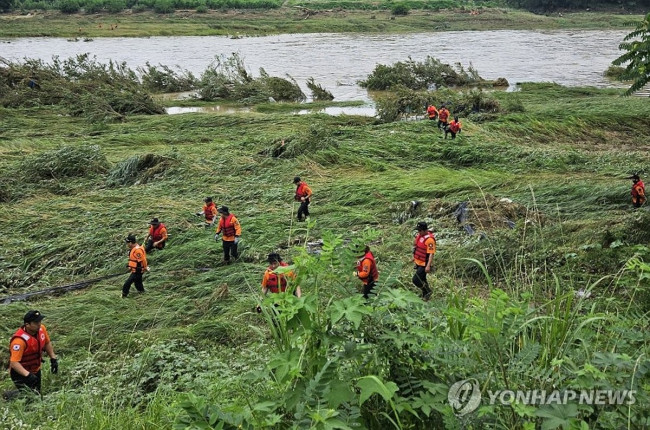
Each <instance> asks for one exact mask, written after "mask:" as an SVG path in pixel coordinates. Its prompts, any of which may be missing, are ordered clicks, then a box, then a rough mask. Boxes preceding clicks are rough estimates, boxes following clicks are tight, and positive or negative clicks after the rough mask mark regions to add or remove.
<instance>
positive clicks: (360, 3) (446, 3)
mask: <svg viewBox="0 0 650 430" xmlns="http://www.w3.org/2000/svg"><path fill="white" fill-rule="evenodd" d="M283 6H284V7H286V6H289V7H300V8H307V9H313V10H325V9H342V10H390V11H392V12H393V14H394V15H398V16H399V15H406V14H408V13H409V11H410V10H428V11H438V10H441V9H455V8H470V9H477V8H483V7H488V8H489V7H504V6H508V7H513V8H518V9H526V10H530V11H537V12H539V11H543V12H550V11H554V10H558V9H562V10H571V9H583V10H584V9H586V8H587V9H590V8H594V9H598V8H604V9H610V10H611V9H616V10H621V9H622V10H626V9H628V10H629V9H632V10H643V8H647V7H648V6H650V0H636V1H632V0H628V1H623V2H621V1H620V0H599V1H598V2H596V3H594V2H592V1H586V0H562V1H560V0H437V1H425V0H401V1H399V2H392V1H384V2H371V1H367V0H356V1H347V0H309V1H305V0H291V1H289V2H284V3H283V2H281V1H279V0H0V11H28V10H36V9H40V10H59V11H61V12H63V13H68V14H70V13H77V12H80V11H83V12H84V13H88V14H92V13H97V12H107V13H111V14H116V13H119V12H122V11H124V10H126V9H129V10H132V11H133V12H141V11H144V10H153V11H155V12H156V13H170V12H173V11H174V10H178V9H194V10H197V11H199V12H203V13H205V12H206V11H207V10H209V9H213V10H214V9H221V10H227V9H240V10H246V9H266V10H270V9H278V8H280V7H283Z"/></svg>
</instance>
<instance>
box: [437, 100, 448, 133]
mask: <svg viewBox="0 0 650 430" xmlns="http://www.w3.org/2000/svg"><path fill="white" fill-rule="evenodd" d="M447 121H449V109H447V108H446V107H445V105H442V107H440V110H439V111H438V128H439V129H441V130H444V129H445V128H447Z"/></svg>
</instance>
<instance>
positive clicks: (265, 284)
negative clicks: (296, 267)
mask: <svg viewBox="0 0 650 430" xmlns="http://www.w3.org/2000/svg"><path fill="white" fill-rule="evenodd" d="M287 266H288V264H287V263H285V262H284V261H281V262H280V267H287ZM287 275H288V276H290V277H292V275H293V273H292V272H289V273H286V274H285V273H275V271H274V269H271V267H268V268H267V269H266V271H265V272H264V277H263V278H262V288H263V289H264V288H267V289H269V290H270V291H271V292H272V293H279V292H283V293H284V292H285V291H286V290H287V278H286V276H287ZM278 284H279V286H280V287H279V288H278Z"/></svg>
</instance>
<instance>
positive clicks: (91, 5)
mask: <svg viewBox="0 0 650 430" xmlns="http://www.w3.org/2000/svg"><path fill="white" fill-rule="evenodd" d="M103 8H104V1H103V0H88V1H87V2H86V3H85V4H84V12H86V13H87V14H93V13H98V12H101V10H102V9H103Z"/></svg>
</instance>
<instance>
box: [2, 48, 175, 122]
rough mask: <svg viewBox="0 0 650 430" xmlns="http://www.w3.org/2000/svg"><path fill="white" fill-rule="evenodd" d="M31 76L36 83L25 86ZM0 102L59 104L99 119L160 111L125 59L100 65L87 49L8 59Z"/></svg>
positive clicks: (75, 114) (4, 69)
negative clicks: (71, 54)
mask: <svg viewBox="0 0 650 430" xmlns="http://www.w3.org/2000/svg"><path fill="white" fill-rule="evenodd" d="M30 81H34V82H36V87H35V88H31V87H30V85H29V82H30ZM7 89H11V91H7ZM0 104H2V105H3V106H8V107H21V106H39V105H58V104H60V105H63V106H65V107H66V108H67V109H68V111H69V112H70V114H71V115H74V116H85V117H87V118H89V119H91V120H102V121H105V120H107V119H122V118H123V117H124V115H130V114H162V113H165V110H164V109H163V108H162V106H160V104H159V103H157V102H156V101H154V100H153V99H152V98H151V95H150V94H149V93H147V92H145V91H144V89H143V86H142V85H141V84H140V81H139V80H138V78H137V75H136V73H135V72H134V71H133V70H131V69H129V68H128V67H127V66H126V63H114V62H112V61H110V62H109V63H108V64H102V63H98V62H97V61H96V60H95V59H94V58H91V57H90V56H89V55H88V54H82V55H78V56H77V57H75V58H68V59H66V60H65V61H61V60H59V58H57V57H55V58H54V60H53V62H52V64H45V63H43V62H42V61H41V60H26V61H25V62H24V63H7V67H6V68H0Z"/></svg>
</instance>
